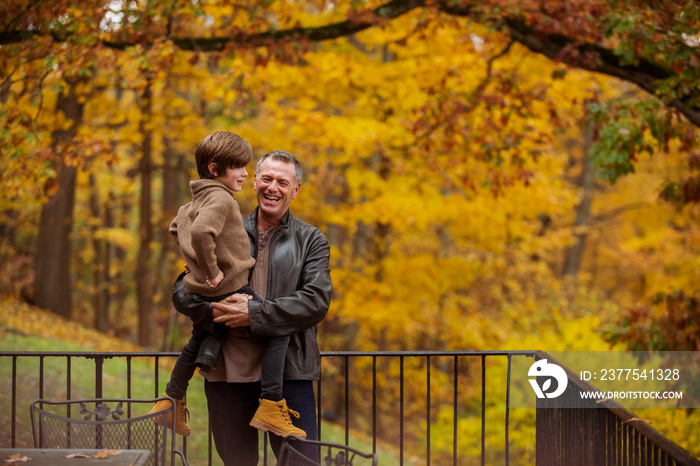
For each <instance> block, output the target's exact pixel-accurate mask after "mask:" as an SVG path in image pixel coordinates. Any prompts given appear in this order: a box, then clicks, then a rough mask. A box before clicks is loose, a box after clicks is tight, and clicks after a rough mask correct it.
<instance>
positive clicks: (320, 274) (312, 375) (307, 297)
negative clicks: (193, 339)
mask: <svg viewBox="0 0 700 466" xmlns="http://www.w3.org/2000/svg"><path fill="white" fill-rule="evenodd" d="M257 215H258V209H257V208H256V209H255V211H254V212H253V213H252V214H250V215H248V216H247V217H244V219H243V224H244V226H245V229H246V231H247V232H248V237H249V239H250V254H251V256H253V257H256V256H257V253H258V234H257V224H258V222H257V220H258V218H257ZM269 248H270V250H269V264H270V269H269V271H268V274H269V275H268V284H267V299H266V300H265V301H263V302H255V301H249V302H248V311H249V313H250V334H251V335H252V336H260V337H276V336H286V335H290V336H291V338H290V342H289V347H288V348H287V359H286V363H285V368H284V378H285V380H318V378H319V377H320V375H321V354H320V351H319V349H318V341H317V338H316V332H317V325H318V323H319V322H321V321H322V320H323V318H324V317H325V316H326V314H327V313H328V307H329V306H330V302H331V291H332V289H333V284H332V282H331V275H330V265H329V262H330V245H329V244H328V240H327V239H326V237H325V236H324V234H323V233H322V232H321V230H319V229H318V228H316V227H313V226H311V225H308V224H306V223H304V222H302V221H301V220H299V219H298V218H296V217H294V216H293V215H292V214H291V213H290V212H289V211H287V213H286V214H285V216H284V218H283V219H282V222H281V224H280V226H279V227H278V228H277V230H276V231H275V232H274V234H273V236H272V239H271V240H270V245H269ZM182 276H183V275H181V276H180V277H178V280H177V281H176V282H175V286H174V288H173V305H174V306H175V309H177V310H178V311H179V312H181V313H182V314H185V315H187V316H189V317H190V318H192V320H193V323H194V324H195V325H199V326H200V327H201V328H202V329H204V330H205V331H208V332H210V333H212V335H210V336H209V337H207V338H206V339H205V340H204V342H203V343H202V345H201V347H200V350H199V356H198V357H197V362H198V363H199V364H203V365H207V366H211V367H214V366H216V361H217V359H218V356H219V352H220V350H221V343H222V338H220V337H217V333H219V335H221V332H217V329H221V324H215V323H214V322H213V313H212V311H213V309H212V307H211V304H210V303H208V302H206V301H205V300H203V299H202V298H200V297H199V296H197V295H195V294H191V293H189V292H188V291H187V289H186V288H185V286H184V283H183V281H182Z"/></svg>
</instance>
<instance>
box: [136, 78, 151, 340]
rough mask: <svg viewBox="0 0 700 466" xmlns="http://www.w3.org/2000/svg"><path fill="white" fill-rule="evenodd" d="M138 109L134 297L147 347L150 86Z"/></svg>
mask: <svg viewBox="0 0 700 466" xmlns="http://www.w3.org/2000/svg"><path fill="white" fill-rule="evenodd" d="M142 98H143V104H142V106H141V122H140V124H139V127H140V128H139V131H140V133H141V134H142V135H143V141H142V145H141V150H142V154H141V166H140V174H141V201H140V227H139V254H138V262H137V263H136V295H137V301H138V302H137V306H138V316H139V329H138V343H139V345H141V346H145V347H149V346H150V345H151V341H152V338H151V337H152V334H153V309H152V307H153V302H152V297H153V291H154V290H153V287H152V280H151V270H150V265H151V240H152V239H153V224H152V218H151V217H152V214H153V209H152V204H151V203H152V199H151V197H152V196H151V176H152V169H153V167H152V164H153V160H152V156H153V154H152V150H153V132H152V131H151V130H150V129H148V128H147V124H148V122H149V120H150V114H151V85H150V83H149V84H148V85H147V86H146V89H145V90H144V93H143V96H142Z"/></svg>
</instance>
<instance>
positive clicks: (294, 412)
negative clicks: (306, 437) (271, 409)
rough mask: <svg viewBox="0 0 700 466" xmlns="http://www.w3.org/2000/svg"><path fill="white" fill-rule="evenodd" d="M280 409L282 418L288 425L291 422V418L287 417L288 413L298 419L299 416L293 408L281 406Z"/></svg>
mask: <svg viewBox="0 0 700 466" xmlns="http://www.w3.org/2000/svg"><path fill="white" fill-rule="evenodd" d="M281 411H282V417H283V418H284V420H285V422H286V423H287V424H289V425H291V424H292V419H291V418H290V417H289V415H290V414H291V415H292V416H294V417H295V418H297V419H299V417H300V415H299V413H298V412H296V411H294V410H293V409H289V408H286V409H285V408H282V410H281Z"/></svg>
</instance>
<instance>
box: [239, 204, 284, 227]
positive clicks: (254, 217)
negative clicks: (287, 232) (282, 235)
mask: <svg viewBox="0 0 700 466" xmlns="http://www.w3.org/2000/svg"><path fill="white" fill-rule="evenodd" d="M259 209H260V207H256V208H255V210H254V211H253V212H252V213H251V214H250V215H247V216H246V217H245V224H246V228H248V230H249V231H250V232H252V233H255V234H257V232H258V210H259ZM291 221H292V212H291V210H290V209H287V212H286V213H285V214H284V217H282V221H281V222H280V224H279V226H278V227H277V228H287V227H288V226H289V224H290V223H291Z"/></svg>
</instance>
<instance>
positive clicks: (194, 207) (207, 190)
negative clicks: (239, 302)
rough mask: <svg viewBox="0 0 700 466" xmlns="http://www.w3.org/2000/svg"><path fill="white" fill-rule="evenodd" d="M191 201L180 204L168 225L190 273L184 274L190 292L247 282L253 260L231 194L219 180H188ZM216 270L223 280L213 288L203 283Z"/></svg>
mask: <svg viewBox="0 0 700 466" xmlns="http://www.w3.org/2000/svg"><path fill="white" fill-rule="evenodd" d="M190 190H191V191H192V202H189V203H187V204H185V205H183V206H182V207H180V210H179V211H178V213H177V216H176V217H175V219H174V220H173V221H172V223H171V224H170V233H171V234H172V235H173V238H175V241H176V242H177V244H178V246H180V250H181V251H182V255H183V256H184V258H185V261H186V262H187V265H188V266H189V268H190V271H191V273H188V274H187V275H185V279H184V280H185V286H186V287H187V290H188V291H189V292H190V293H197V294H200V295H203V296H221V295H224V294H230V293H232V292H234V291H236V290H238V289H239V288H241V287H242V286H243V285H246V284H247V283H248V274H249V271H250V268H251V267H253V265H255V259H253V258H252V257H251V256H250V242H249V241H248V234H247V233H246V231H245V228H243V218H242V217H241V211H240V208H239V207H238V202H236V199H235V198H234V197H233V193H232V192H231V191H230V190H229V189H228V188H227V187H226V185H224V184H223V183H221V182H220V181H217V180H209V179H201V180H194V181H190ZM219 270H222V271H223V272H224V279H223V280H222V281H221V283H219V285H218V286H217V287H216V288H211V287H210V286H209V285H207V282H206V280H207V278H210V279H211V278H215V277H216V276H217V275H218V274H219Z"/></svg>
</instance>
